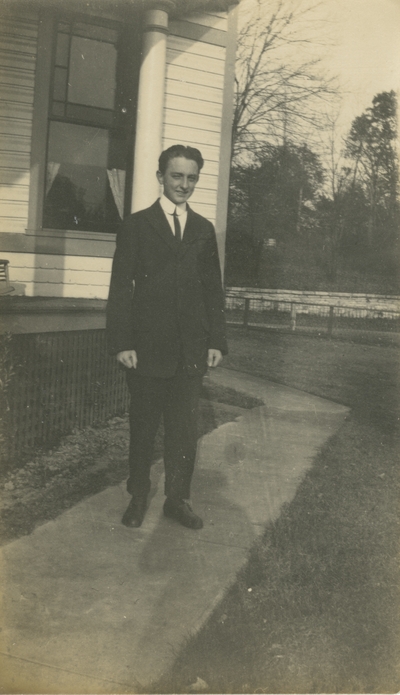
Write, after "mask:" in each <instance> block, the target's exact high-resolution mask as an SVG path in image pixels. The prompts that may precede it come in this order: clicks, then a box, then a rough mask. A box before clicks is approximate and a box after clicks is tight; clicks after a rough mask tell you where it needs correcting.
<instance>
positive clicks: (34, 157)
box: [26, 8, 139, 242]
mask: <svg viewBox="0 0 400 695" xmlns="http://www.w3.org/2000/svg"><path fill="white" fill-rule="evenodd" d="M64 17H66V18H67V19H70V18H72V17H73V18H74V19H78V20H81V21H83V22H86V23H90V20H91V19H92V20H94V19H95V18H96V19H97V20H98V19H100V20H101V22H102V23H104V24H105V25H109V26H110V27H112V28H118V29H119V28H121V27H122V26H123V24H124V21H123V20H122V19H121V21H118V20H115V19H109V18H108V17H102V16H101V13H96V14H95V13H89V12H88V13H85V14H82V13H71V12H59V11H57V10H56V8H46V9H45V10H42V11H41V13H40V17H39V29H38V40H37V56H36V72H35V89H34V100H33V117H32V136H31V166H30V186H29V202H28V224H27V229H26V234H28V235H35V236H37V235H38V234H40V236H45V237H51V238H59V239H80V240H89V241H112V242H114V240H115V236H116V234H115V232H95V231H88V230H76V229H54V228H48V227H43V212H44V199H45V186H46V165H47V144H48V132H49V124H50V120H61V121H62V120H63V119H57V118H55V119H53V117H52V116H51V113H50V109H51V102H52V86H53V71H54V62H55V52H56V44H57V26H58V22H59V21H60V20H61V21H62V19H63V18H64ZM138 73H139V71H137V76H136V80H138V77H139V74H138ZM137 86H138V85H137V83H136V84H135V83H133V84H132V90H133V91H132V93H134V90H136V95H135V97H136V98H137ZM134 102H135V98H134V99H133V104H134ZM134 111H135V112H134V113H133V116H132V119H133V120H132V131H131V133H130V135H129V136H128V149H129V150H130V156H129V159H128V162H127V171H126V189H125V190H126V191H129V192H130V195H131V188H132V185H131V184H132V179H133V161H134V137H135V132H134V131H135V127H134V126H135V119H136V108H134ZM129 198H130V196H129ZM128 203H129V205H130V200H129V201H127V200H125V210H126V209H127V207H128Z"/></svg>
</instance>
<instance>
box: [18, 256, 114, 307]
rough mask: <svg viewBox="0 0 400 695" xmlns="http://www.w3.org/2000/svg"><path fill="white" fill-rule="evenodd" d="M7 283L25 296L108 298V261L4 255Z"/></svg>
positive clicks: (108, 259)
mask: <svg viewBox="0 0 400 695" xmlns="http://www.w3.org/2000/svg"><path fill="white" fill-rule="evenodd" d="M7 259H8V260H9V261H10V267H9V268H10V282H11V284H12V285H13V286H14V287H15V290H16V294H25V295H26V296H28V297H32V296H35V297H89V298H98V299H107V297H108V287H109V284H110V275H111V265H112V259H111V258H92V257H88V256H59V255H57V256H56V255H54V256H53V255H46V254H36V255H34V254H31V253H7Z"/></svg>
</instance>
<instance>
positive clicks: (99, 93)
mask: <svg viewBox="0 0 400 695" xmlns="http://www.w3.org/2000/svg"><path fill="white" fill-rule="evenodd" d="M116 65H117V51H116V48H115V46H113V45H112V44H111V43H101V42H100V41H93V40H92V39H85V38H80V37H78V36H73V37H72V40H71V57H70V68H69V85H68V101H70V102H73V103H75V104H85V105H86V106H98V107H100V108H103V109H113V108H114V102H115V86H116V79H115V75H116Z"/></svg>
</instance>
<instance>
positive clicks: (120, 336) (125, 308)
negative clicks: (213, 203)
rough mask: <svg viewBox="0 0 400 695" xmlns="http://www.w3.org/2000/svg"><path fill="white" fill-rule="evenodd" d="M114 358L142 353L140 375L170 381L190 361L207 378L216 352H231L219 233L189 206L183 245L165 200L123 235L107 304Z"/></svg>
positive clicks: (128, 223) (131, 221) (134, 218)
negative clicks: (209, 359) (209, 361)
mask: <svg viewBox="0 0 400 695" xmlns="http://www.w3.org/2000/svg"><path fill="white" fill-rule="evenodd" d="M107 335H108V345H109V349H110V352H112V353H117V352H120V351H122V350H136V352H137V356H138V367H137V373H138V374H143V375H148V376H156V377H169V376H172V375H173V374H175V372H176V369H177V366H178V363H179V361H180V360H182V359H183V362H184V365H185V368H186V370H187V372H188V373H189V374H193V375H194V374H199V375H201V374H204V373H205V371H206V369H207V364H206V360H207V351H208V349H209V348H213V349H217V350H221V352H222V353H223V354H226V353H227V352H228V350H227V344H226V338H225V317H224V299H223V290H222V285H221V273H220V266H219V260H218V250H217V242H216V237H215V232H214V227H213V225H212V224H211V222H209V221H208V220H207V219H205V218H204V217H202V216H201V215H198V214H197V213H195V212H194V211H193V210H191V208H189V206H188V215H187V222H186V227H185V231H184V235H183V239H182V241H181V242H177V241H176V239H175V237H174V235H173V233H172V231H171V228H170V226H169V224H168V222H167V219H166V217H165V214H164V212H163V210H162V208H161V206H160V203H159V201H157V202H156V203H154V204H153V205H152V206H151V207H150V208H147V209H146V210H141V211H140V212H136V213H135V214H133V215H130V216H129V217H128V218H126V220H125V221H124V222H123V224H122V226H121V229H120V231H119V233H118V235H117V248H116V252H115V256H114V262H113V269H112V276H111V284H110V293H109V299H108V305H107Z"/></svg>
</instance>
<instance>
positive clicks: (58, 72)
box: [53, 68, 67, 101]
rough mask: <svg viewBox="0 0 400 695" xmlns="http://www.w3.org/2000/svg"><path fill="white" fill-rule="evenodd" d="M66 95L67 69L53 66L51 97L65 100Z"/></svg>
mask: <svg viewBox="0 0 400 695" xmlns="http://www.w3.org/2000/svg"><path fill="white" fill-rule="evenodd" d="M66 97H67V70H66V68H55V70H54V88H53V99H56V101H65V100H66Z"/></svg>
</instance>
